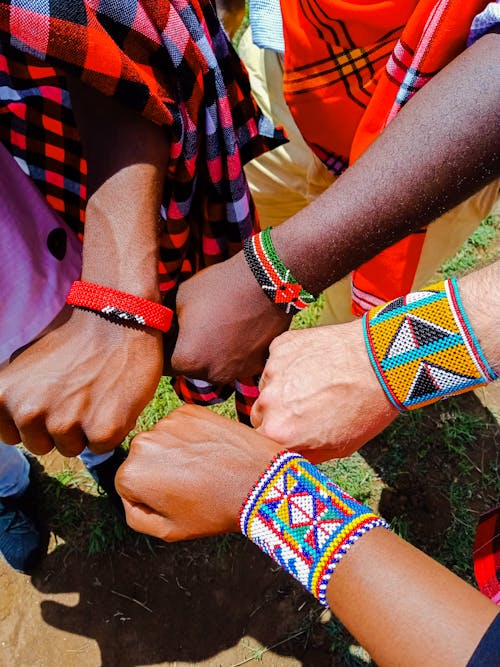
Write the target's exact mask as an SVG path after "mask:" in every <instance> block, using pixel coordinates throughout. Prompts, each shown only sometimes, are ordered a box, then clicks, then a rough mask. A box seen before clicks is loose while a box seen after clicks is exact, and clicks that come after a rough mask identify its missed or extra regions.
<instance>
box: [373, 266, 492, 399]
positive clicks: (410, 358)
mask: <svg viewBox="0 0 500 667" xmlns="http://www.w3.org/2000/svg"><path fill="white" fill-rule="evenodd" d="M363 329H364V336H365V343H366V348H367V350H368V356H369V357H370V361H371V364H372V366H373V369H374V371H375V373H376V375H377V378H378V379H379V382H380V384H381V385H382V388H383V389H384V391H385V393H386V395H387V397H388V399H389V400H390V401H391V403H392V404H393V405H394V406H395V407H396V408H398V409H399V410H402V411H404V410H414V409H416V408H420V407H422V406H424V405H429V404H430V403H435V402H436V401H439V400H440V399H442V398H446V397H448V396H453V395H455V394H461V393H462V392H464V391H469V390H471V389H475V388H476V387H481V386H483V385H485V384H487V383H489V382H493V380H496V379H497V376H496V375H495V373H494V371H493V369H492V368H491V367H490V365H489V364H488V362H487V360H486V358H485V356H484V354H483V352H482V350H481V348H480V346H479V343H478V341H477V338H476V336H475V335H474V332H473V330H472V328H471V326H470V324H469V320H468V318H467V315H466V313H465V311H464V309H463V306H462V301H461V299H460V294H459V291H458V287H457V283H456V280H455V279H452V280H446V281H443V282H439V283H436V284H434V285H430V286H429V287H426V288H424V289H423V290H421V291H419V292H412V293H411V294H407V295H406V296H403V297H400V298H398V299H395V300H394V301H391V302H389V303H386V304H384V305H382V306H377V307H376V308H373V309H372V310H370V311H369V312H368V313H366V314H365V315H364V317H363Z"/></svg>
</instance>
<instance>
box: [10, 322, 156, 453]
mask: <svg viewBox="0 0 500 667" xmlns="http://www.w3.org/2000/svg"><path fill="white" fill-rule="evenodd" d="M162 356H163V354H162V342H161V335H160V332H152V331H149V330H148V331H145V330H138V329H133V328H128V327H125V326H121V325H117V324H114V323H111V322H107V321H105V320H103V319H101V318H99V317H98V316H97V315H95V314H93V313H87V312H84V311H79V310H75V311H74V312H73V314H72V316H71V318H70V319H69V321H68V322H67V323H66V324H63V325H62V326H61V327H59V328H58V329H56V330H55V331H53V332H52V333H49V334H48V335H47V336H45V337H44V338H42V339H41V340H39V341H38V342H36V343H35V344H34V345H33V346H32V347H30V348H29V349H27V350H26V351H25V352H23V353H22V354H21V355H19V357H17V358H16V359H15V360H14V361H13V362H12V364H11V365H10V366H8V367H7V368H6V369H5V370H3V371H2V372H1V373H0V438H1V439H2V440H3V441H4V442H6V443H8V444H15V443H17V442H20V441H21V440H22V441H23V443H24V445H25V446H26V448H27V449H29V450H30V451H31V452H33V453H34V454H46V453H47V452H49V451H50V450H51V449H52V448H53V446H55V447H57V449H58V450H59V451H60V452H61V453H62V454H64V455H65V456H76V455H77V454H79V453H80V452H81V451H82V450H83V448H84V447H85V445H86V444H87V442H88V446H89V447H90V449H91V450H93V451H95V452H106V451H109V450H111V449H113V448H114V447H116V446H117V445H118V444H119V443H120V442H121V441H122V440H123V438H124V437H125V436H126V435H127V433H128V432H129V431H130V430H131V429H132V428H133V426H134V424H135V421H136V419H137V417H138V416H139V414H140V412H141V411H142V409H143V408H144V407H145V406H146V404H147V403H148V401H149V400H150V399H151V398H152V397H153V394H154V392H155V389H156V387H157V385H158V382H159V379H160V373H161V365H162Z"/></svg>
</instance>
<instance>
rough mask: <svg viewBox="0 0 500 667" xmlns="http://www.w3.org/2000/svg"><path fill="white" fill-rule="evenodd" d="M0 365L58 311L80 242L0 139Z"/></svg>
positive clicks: (76, 268)
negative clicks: (50, 206)
mask: <svg viewBox="0 0 500 667" xmlns="http://www.w3.org/2000/svg"><path fill="white" fill-rule="evenodd" d="M0 234H1V236H0V239H1V242H0V332H1V333H0V364H2V363H3V362H5V361H6V360H8V358H9V357H10V356H11V354H12V353H13V352H15V350H17V349H18V348H20V347H22V346H23V345H26V344H27V343H29V342H31V341H32V340H33V339H34V338H36V336H37V335H38V334H39V333H41V332H42V331H43V330H44V329H45V328H46V327H47V325H48V324H50V322H51V321H52V320H53V319H54V317H56V315H58V313H59V312H60V311H61V309H62V308H63V306H64V303H65V300H66V294H67V293H68V290H69V288H70V286H71V283H72V282H73V281H74V280H76V279H77V278H78V277H79V275H80V272H81V265H82V259H81V252H82V245H81V243H80V241H79V240H78V238H77V237H76V236H75V234H74V233H73V232H72V231H71V230H70V228H69V227H68V226H67V225H66V224H65V223H64V222H63V221H62V220H61V219H60V218H59V217H58V216H57V214H56V213H55V212H54V211H53V210H52V209H51V208H49V206H48V205H47V203H46V202H45V199H44V198H43V197H42V195H41V194H40V192H39V191H38V190H37V189H36V187H35V186H34V185H33V183H32V181H31V180H30V179H29V178H28V177H27V176H26V174H24V172H23V171H22V169H21V168H20V166H19V165H18V164H16V161H15V160H14V158H13V157H12V156H11V155H10V153H9V152H8V151H7V150H6V149H5V147H4V146H3V145H2V144H1V143H0Z"/></svg>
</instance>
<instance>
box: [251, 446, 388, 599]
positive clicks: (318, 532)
mask: <svg viewBox="0 0 500 667" xmlns="http://www.w3.org/2000/svg"><path fill="white" fill-rule="evenodd" d="M377 526H384V527H387V524H386V522H385V521H384V520H383V519H381V518H380V517H378V516H376V515H375V514H373V513H372V511H371V510H370V508H368V507H365V506H364V505H361V504H360V503H358V501H357V500H354V498H351V496H349V494H347V493H346V492H345V491H343V490H342V489H341V488H339V487H338V486H337V485H336V484H334V483H333V482H331V481H330V480H329V479H328V477H326V476H325V475H323V473H321V472H320V471H319V470H318V469H317V468H315V467H314V466H313V465H312V464H311V463H309V462H308V461H306V460H305V459H303V458H302V456H300V455H299V454H295V453H293V452H285V453H283V454H281V455H279V456H278V457H277V458H276V459H275V461H273V463H272V464H271V466H270V467H269V468H268V469H267V470H266V472H265V473H264V474H263V475H262V477H261V478H260V480H259V481H258V483H257V484H256V486H255V487H254V489H253V490H252V492H251V493H250V495H249V497H248V499H247V501H246V502H245V504H244V506H243V508H242V510H241V515H240V528H241V531H242V533H243V534H244V535H246V536H247V537H249V538H250V539H251V540H252V542H255V544H257V546H258V547H259V548H260V549H262V551H264V552H265V553H266V554H267V555H268V556H270V557H271V558H273V559H274V560H275V561H276V562H277V563H278V564H279V565H281V567H283V568H284V569H285V570H286V571H287V572H289V573H290V574H291V575H292V576H294V577H295V578H296V579H298V581H300V583H301V584H302V585H303V586H305V587H306V588H307V589H308V590H309V591H311V593H312V594H313V595H314V596H315V597H316V598H318V600H319V601H320V602H321V603H322V604H324V605H326V604H327V602H326V589H327V585H328V581H329V580H330V577H331V575H332V573H333V572H334V570H335V567H336V566H337V563H338V562H339V561H340V560H341V558H342V557H343V556H344V555H345V554H346V553H347V551H348V550H349V549H350V547H351V546H352V545H353V544H354V543H355V542H356V541H357V540H358V539H359V538H360V537H362V536H363V535H364V534H365V533H367V532H368V531H369V530H371V529H372V528H376V527H377Z"/></svg>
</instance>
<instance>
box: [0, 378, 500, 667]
mask: <svg viewBox="0 0 500 667" xmlns="http://www.w3.org/2000/svg"><path fill="white" fill-rule="evenodd" d="M497 385H498V383H497ZM479 398H480V399H482V401H483V402H485V403H487V404H488V405H489V406H490V408H492V411H497V410H498V407H497V406H500V385H498V386H496V385H495V386H493V387H491V389H489V390H488V391H487V392H483V393H482V394H481V395H480V396H479ZM461 401H462V403H461V404H460V405H462V404H463V406H464V408H466V409H467V410H469V412H470V411H472V413H477V414H478V415H480V414H483V413H484V414H486V413H485V411H484V408H483V407H482V405H481V403H480V402H479V400H478V397H474V396H472V395H470V396H468V397H461ZM488 414H489V417H488V419H489V420H490V421H489V424H488V425H487V427H485V430H484V432H483V434H482V435H481V437H480V438H479V439H478V441H477V442H475V443H474V446H473V448H472V449H471V451H470V452H469V457H470V459H469V460H470V461H471V463H472V465H473V468H474V473H473V474H474V475H476V476H479V471H480V470H482V469H484V470H486V469H487V466H490V464H492V462H494V461H495V460H496V461H497V463H498V452H499V449H498V443H499V442H500V428H499V427H498V424H497V423H496V422H495V420H494V418H493V416H491V412H490V413H488ZM432 428H433V426H432V421H431V422H429V424H428V426H427V431H428V432H427V433H423V434H422V438H423V439H424V438H425V437H428V436H429V435H431V436H432ZM429 431H430V433H429ZM388 449H389V448H388V446H387V443H386V442H385V441H384V440H383V439H382V438H381V437H380V438H378V439H377V440H376V441H375V442H374V443H372V444H371V445H369V446H368V447H367V448H365V450H363V452H362V453H363V455H364V458H365V460H366V461H367V462H368V463H369V465H370V466H372V467H373V469H374V470H375V471H376V472H377V473H378V474H379V475H380V477H381V478H382V479H384V475H385V473H387V471H388V470H389V469H388V467H387V461H388V460H389V459H388V458H387V457H389V456H393V454H394V453H393V452H390V451H388ZM398 455H401V456H404V457H405V458H404V460H402V463H401V473H400V474H399V473H398V474H397V476H396V477H394V476H393V478H392V479H391V480H390V486H389V487H387V488H385V489H384V491H383V492H382V496H381V499H380V511H381V512H382V514H383V515H384V516H385V517H386V518H387V519H389V520H390V519H392V518H393V517H398V516H399V517H401V516H405V517H407V519H408V521H409V524H410V525H411V529H412V533H411V538H412V541H413V542H414V543H416V544H417V545H419V546H421V547H423V548H425V549H426V550H427V551H428V552H429V553H430V554H431V555H436V554H438V553H439V547H440V543H441V542H442V539H443V535H444V534H445V533H446V531H447V529H448V527H449V526H450V525H451V522H452V513H453V512H452V508H451V506H450V503H449V495H447V489H448V487H450V485H451V484H452V483H453V482H454V481H456V477H455V474H456V470H455V469H454V467H453V465H450V462H449V461H450V459H449V456H448V455H447V454H446V453H443V452H438V451H433V450H430V451H429V453H428V455H427V458H428V460H426V465H425V466H424V467H422V466H421V462H419V460H418V456H419V454H418V449H417V448H416V447H415V443H413V444H411V443H410V445H409V446H408V447H407V449H406V450H405V451H404V452H403V451H398ZM41 464H42V465H43V466H44V468H45V471H46V472H51V473H53V472H57V471H58V470H61V469H63V468H68V465H69V467H70V469H72V473H73V475H76V476H78V467H79V466H80V464H79V462H78V461H77V460H74V459H73V460H71V461H70V462H68V460H67V459H62V458H61V457H60V456H59V455H58V454H57V453H52V454H50V455H49V456H47V457H43V458H42V459H41ZM420 468H421V469H420ZM42 477H43V475H42ZM49 479H50V480H51V482H50V484H51V485H52V488H51V495H53V496H54V497H55V498H57V503H59V505H57V506H60V507H61V512H62V511H63V509H64V508H65V507H68V506H70V505H71V503H73V504H75V503H77V504H78V506H79V507H80V508H81V510H82V512H83V515H85V516H89V515H90V516H94V515H95V516H97V517H98V516H99V513H101V515H102V513H104V514H105V515H107V513H109V507H108V503H107V500H106V499H105V498H96V497H95V496H91V495H89V493H86V492H85V491H83V490H81V489H80V488H68V487H67V486H65V485H64V484H62V483H61V482H56V481H54V479H53V478H49ZM387 479H389V478H388V477H387ZM472 481H473V480H472ZM450 488H451V487H450ZM436 490H439V492H438V493H436ZM488 493H489V494H490V491H488ZM485 500H486V501H487V502H490V501H491V495H487V496H485V497H479V496H478V498H477V501H476V500H475V499H473V502H472V504H471V508H472V511H473V512H475V511H476V510H475V509H474V508H475V506H476V505H477V513H479V512H480V511H482V510H484V509H485V507H484V504H485ZM490 506H491V505H490ZM96 508H97V509H96ZM96 511H97V514H95V512H96ZM52 521H55V522H56V524H57V526H58V527H57V528H54V526H53V525H52V526H49V528H50V529H51V530H52V538H51V542H50V545H49V553H48V555H47V557H46V558H45V560H44V561H43V563H42V565H41V567H40V569H39V570H38V571H37V572H36V573H35V574H34V575H33V576H32V577H29V576H24V575H20V574H17V573H15V572H14V571H12V570H11V569H9V568H8V567H7V566H6V565H4V564H2V563H0V667H3V666H5V667H7V666H8V667H59V665H64V667H101V666H102V667H143V666H146V665H155V666H159V665H165V666H166V665H168V666H170V667H185V666H190V667H195V666H197V667H202V666H203V667H237V666H239V665H246V664H250V665H257V664H261V665H262V666H263V667H341V666H346V665H363V664H366V662H367V661H369V658H368V657H367V656H366V654H364V653H363V651H362V650H361V649H360V648H359V647H357V645H356V644H355V643H354V642H353V641H352V640H350V639H349V637H348V635H346V634H342V631H340V633H341V636H339V635H338V634H335V632H339V631H338V630H334V631H333V632H332V627H331V623H330V624H329V623H325V621H326V620H328V618H327V617H325V615H324V614H323V616H321V614H322V608H321V607H320V606H319V604H318V603H316V602H315V601H314V600H313V599H312V598H311V597H310V596H309V595H308V594H307V593H305V592H304V591H303V590H302V588H301V587H300V586H299V585H298V584H296V583H295V582H294V581H293V580H292V579H291V578H290V577H288V575H286V574H285V573H283V572H282V571H280V570H279V568H277V567H275V566H274V564H273V563H272V562H271V561H270V560H269V559H268V558H267V557H265V556H264V555H263V554H261V553H260V552H259V551H258V549H257V548H256V547H254V546H253V545H252V544H250V543H249V542H247V541H246V540H244V539H243V538H242V537H240V536H229V537H225V538H217V539H210V540H198V541H196V542H191V543H183V544H177V545H169V544H165V543H161V542H159V541H156V540H152V541H149V540H146V539H145V538H139V537H137V536H135V535H134V534H132V533H130V539H127V540H125V542H123V547H121V548H119V549H118V550H111V549H110V550H109V551H108V552H105V553H104V554H102V553H101V554H100V555H98V556H91V557H88V556H87V555H85V554H84V553H82V550H81V549H79V550H77V549H75V548H74V545H73V536H74V535H76V534H77V533H78V526H73V528H72V529H71V530H69V529H68V530H67V531H66V530H65V529H64V525H65V523H67V521H66V520H61V521H60V522H59V523H57V512H56V513H55V515H54V516H53V517H52ZM83 524H84V525H83V526H81V527H80V530H81V529H83V530H86V529H87V524H86V522H83ZM61 526H63V528H61ZM466 551H467V553H466V554H465V560H466V562H468V563H470V551H469V547H467V550H466ZM327 614H329V612H327ZM264 648H266V649H268V650H267V651H266V652H265V653H264V654H263V653H262V652H261V651H262V649H264Z"/></svg>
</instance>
